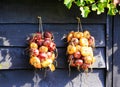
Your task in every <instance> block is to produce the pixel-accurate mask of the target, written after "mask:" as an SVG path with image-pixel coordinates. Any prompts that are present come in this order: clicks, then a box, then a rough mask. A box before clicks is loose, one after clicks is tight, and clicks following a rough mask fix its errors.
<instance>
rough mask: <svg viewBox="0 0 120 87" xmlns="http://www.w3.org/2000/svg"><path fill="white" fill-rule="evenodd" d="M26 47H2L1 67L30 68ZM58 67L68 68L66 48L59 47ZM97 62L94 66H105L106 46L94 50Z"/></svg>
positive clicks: (0, 52)
mask: <svg viewBox="0 0 120 87" xmlns="http://www.w3.org/2000/svg"><path fill="white" fill-rule="evenodd" d="M24 50H25V49H24V48H0V64H1V66H0V68H1V69H27V68H28V69H30V68H32V67H31V65H30V64H29V57H28V56H26V55H25V54H23V52H24ZM58 54H59V55H58V58H57V61H58V66H57V68H68V63H67V57H66V49H65V48H59V49H58ZM94 54H95V58H96V62H95V64H94V65H93V68H105V53H104V48H96V49H95V51H94Z"/></svg>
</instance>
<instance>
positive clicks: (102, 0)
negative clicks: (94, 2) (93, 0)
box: [100, 0, 108, 3]
mask: <svg viewBox="0 0 120 87" xmlns="http://www.w3.org/2000/svg"><path fill="white" fill-rule="evenodd" d="M100 2H102V3H103V2H108V0H100Z"/></svg>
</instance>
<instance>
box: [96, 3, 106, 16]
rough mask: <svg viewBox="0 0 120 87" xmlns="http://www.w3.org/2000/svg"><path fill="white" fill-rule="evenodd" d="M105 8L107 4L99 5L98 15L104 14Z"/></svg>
mask: <svg viewBox="0 0 120 87" xmlns="http://www.w3.org/2000/svg"><path fill="white" fill-rule="evenodd" d="M105 7H107V3H98V8H97V14H98V15H99V14H101V13H103V12H104V9H105Z"/></svg>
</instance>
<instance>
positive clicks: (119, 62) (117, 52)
mask: <svg viewBox="0 0 120 87" xmlns="http://www.w3.org/2000/svg"><path fill="white" fill-rule="evenodd" d="M113 35H114V36H113V37H114V40H113V41H114V42H113V53H114V54H113V87H119V86H120V85H119V84H120V15H117V16H115V17H114V34H113Z"/></svg>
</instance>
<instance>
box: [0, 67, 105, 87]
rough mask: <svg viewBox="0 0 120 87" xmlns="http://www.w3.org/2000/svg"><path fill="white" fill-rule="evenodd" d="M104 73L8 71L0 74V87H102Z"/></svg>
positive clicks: (95, 71) (97, 71)
mask: <svg viewBox="0 0 120 87" xmlns="http://www.w3.org/2000/svg"><path fill="white" fill-rule="evenodd" d="M103 73H104V72H102V71H99V70H94V72H92V73H89V74H87V75H86V74H85V73H80V72H78V71H76V70H73V71H72V72H71V76H70V77H69V76H68V70H59V69H58V70H56V71H55V72H49V71H48V72H47V75H46V77H45V78H44V71H40V70H38V71H34V70H14V71H12V70H9V71H1V72H0V84H1V87H104V75H103Z"/></svg>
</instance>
